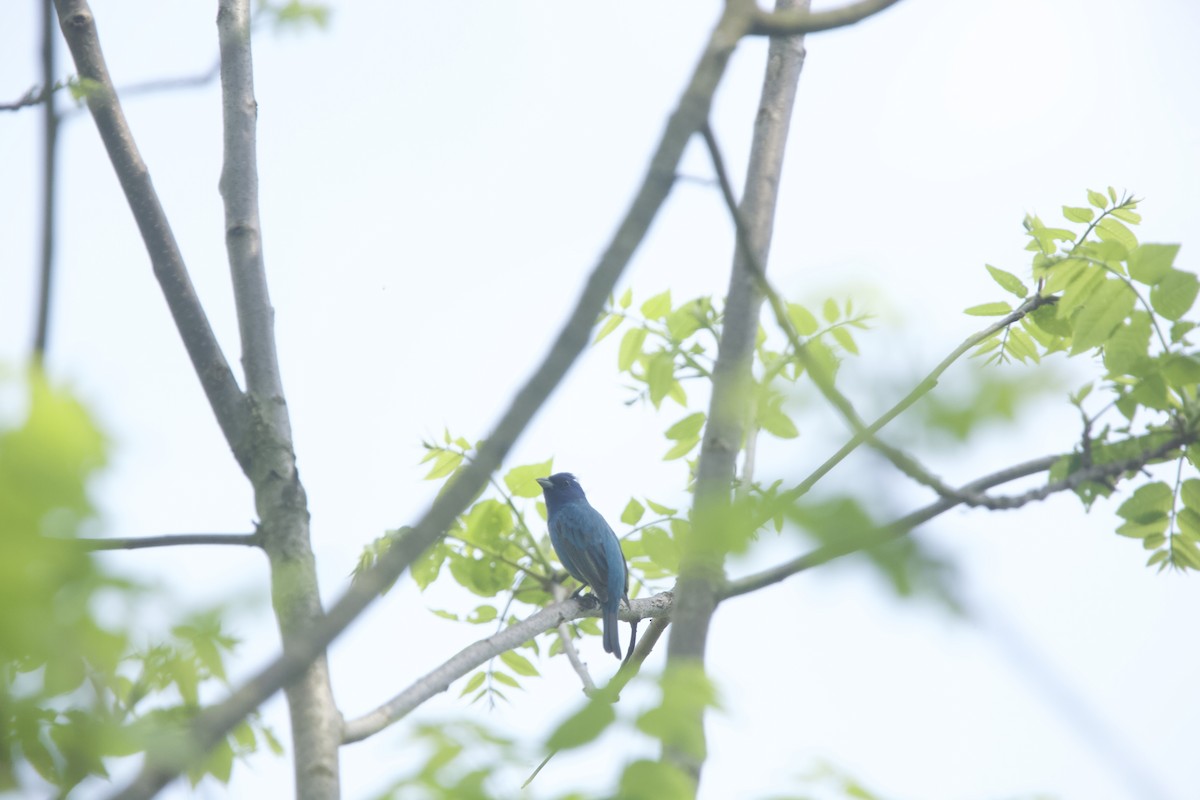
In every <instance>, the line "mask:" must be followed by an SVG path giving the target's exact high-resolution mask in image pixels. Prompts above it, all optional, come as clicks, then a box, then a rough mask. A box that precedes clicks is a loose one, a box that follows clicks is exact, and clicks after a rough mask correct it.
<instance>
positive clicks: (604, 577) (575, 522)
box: [537, 472, 637, 658]
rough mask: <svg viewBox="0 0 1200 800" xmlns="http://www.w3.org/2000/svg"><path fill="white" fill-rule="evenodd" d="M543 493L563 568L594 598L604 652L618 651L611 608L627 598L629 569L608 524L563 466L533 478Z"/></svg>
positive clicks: (634, 628)
mask: <svg viewBox="0 0 1200 800" xmlns="http://www.w3.org/2000/svg"><path fill="white" fill-rule="evenodd" d="M537 482H538V483H539V484H540V485H541V487H542V494H543V495H544V496H545V498H546V525H547V527H549V528H550V544H552V545H554V552H556V553H558V560H559V561H561V562H562V565H563V566H564V567H566V568H567V572H569V573H571V575H572V577H574V578H575V579H576V580H578V581H579V582H580V583H582V584H584V585H585V586H588V587H591V590H592V593H593V594H594V595H596V599H597V600H599V601H600V609H601V611H602V619H603V622H604V652H606V653H612V654H613V655H615V656H616V657H617V658H620V657H621V641H620V639H619V638H618V631H617V610H618V609H619V608H620V607H621V599H622V598H624V600H625V602H626V603H628V602H629V569H628V568H627V567H626V565H625V555H624V553H622V552H621V543H620V542H619V541H618V540H617V535H616V534H615V533H613V529H612V528H610V527H609V526H608V523H607V522H605V521H604V517H602V516H600V512H599V511H597V510H596V509H594V508H592V506H591V505H590V504H589V503H588V501H587V497H586V496H585V495H584V493H583V488H582V487H580V485H579V481H577V480H576V479H575V476H574V475H572V474H571V473H569V472H559V473H558V474H556V475H551V476H550V477H549V478H538V479H537ZM631 626H632V631H631V632H630V634H629V653H630V654H631V655H632V653H633V646H634V643H635V642H636V641H637V623H636V622H633V623H631Z"/></svg>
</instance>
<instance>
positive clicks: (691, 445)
mask: <svg viewBox="0 0 1200 800" xmlns="http://www.w3.org/2000/svg"><path fill="white" fill-rule="evenodd" d="M698 444H700V437H699V436H689V437H688V438H686V439H680V440H679V441H677V442H676V443H675V444H673V445H672V446H671V448H670V449H669V450H667V452H666V453H665V454H663V461H674V460H675V459H677V458H683V457H684V456H686V455H687V454H688V453H690V452H692V451H693V450H695V449H696V445H698Z"/></svg>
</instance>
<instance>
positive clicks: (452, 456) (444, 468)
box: [425, 450, 463, 481]
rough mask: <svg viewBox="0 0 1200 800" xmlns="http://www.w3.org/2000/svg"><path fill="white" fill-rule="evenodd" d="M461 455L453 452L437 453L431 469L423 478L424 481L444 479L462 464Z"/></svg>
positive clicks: (443, 451)
mask: <svg viewBox="0 0 1200 800" xmlns="http://www.w3.org/2000/svg"><path fill="white" fill-rule="evenodd" d="M462 460H463V454H462V453H456V452H454V451H453V450H442V451H441V452H439V453H438V455H437V458H436V459H435V460H434V462H433V469H431V470H429V473H428V474H427V475H426V476H425V480H427V481H432V480H436V479H437V478H444V477H446V476H447V475H449V474H450V473H451V472H454V470H455V469H457V468H458V465H459V464H461V463H462Z"/></svg>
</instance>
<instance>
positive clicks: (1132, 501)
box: [1117, 481, 1174, 524]
mask: <svg viewBox="0 0 1200 800" xmlns="http://www.w3.org/2000/svg"><path fill="white" fill-rule="evenodd" d="M1173 499H1174V498H1173V497H1172V496H1171V487H1170V486H1168V485H1167V484H1165V483H1163V482H1162V481H1155V482H1154V483H1148V484H1146V485H1145V486H1142V487H1139V488H1138V490H1137V491H1136V492H1134V493H1133V496H1132V497H1130V498H1129V499H1128V500H1126V501H1125V502H1124V503H1122V504H1121V506H1120V508H1118V509H1117V516H1119V517H1120V518H1121V519H1127V520H1129V521H1131V522H1138V523H1143V524H1144V523H1149V522H1154V521H1155V520H1158V519H1162V518H1164V517H1166V515H1167V513H1168V512H1169V511H1170V510H1171V506H1172V502H1173Z"/></svg>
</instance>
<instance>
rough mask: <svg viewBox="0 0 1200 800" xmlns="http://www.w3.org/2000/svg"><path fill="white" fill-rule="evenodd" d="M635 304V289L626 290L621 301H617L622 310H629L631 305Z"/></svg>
mask: <svg viewBox="0 0 1200 800" xmlns="http://www.w3.org/2000/svg"><path fill="white" fill-rule="evenodd" d="M632 302H633V289H632V288H630V289H626V290H625V291H624V293H622V295H621V299H620V300H618V301H617V305H619V306H620V307H621V308H629V304H630V303H632Z"/></svg>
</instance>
